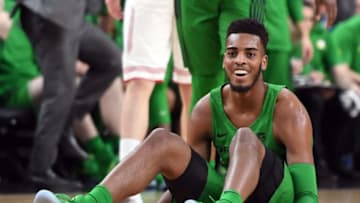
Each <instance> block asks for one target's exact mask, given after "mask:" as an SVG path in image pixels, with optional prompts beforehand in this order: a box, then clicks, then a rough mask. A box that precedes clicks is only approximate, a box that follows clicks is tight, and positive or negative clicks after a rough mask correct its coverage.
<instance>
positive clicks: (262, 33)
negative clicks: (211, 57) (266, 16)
mask: <svg viewBox="0 0 360 203" xmlns="http://www.w3.org/2000/svg"><path fill="white" fill-rule="evenodd" d="M233 33H247V34H253V35H257V36H258V37H260V40H261V43H262V45H263V46H264V50H266V47H267V44H268V41H269V34H268V32H267V31H266V28H265V26H264V24H262V23H260V22H259V21H257V20H254V19H241V20H235V21H233V22H232V23H231V24H230V26H229V28H228V30H227V34H226V38H227V37H229V35H231V34H233Z"/></svg>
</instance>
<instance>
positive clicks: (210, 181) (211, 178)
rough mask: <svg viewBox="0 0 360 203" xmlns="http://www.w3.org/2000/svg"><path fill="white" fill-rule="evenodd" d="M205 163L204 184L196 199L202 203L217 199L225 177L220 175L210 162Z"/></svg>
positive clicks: (211, 202) (210, 202)
mask: <svg viewBox="0 0 360 203" xmlns="http://www.w3.org/2000/svg"><path fill="white" fill-rule="evenodd" d="M207 165H208V176H207V181H206V185H205V187H204V190H203V192H202V193H201V195H200V197H199V199H198V200H199V201H200V202H203V203H213V201H212V199H215V200H218V199H219V198H220V196H221V193H222V190H223V187H224V182H225V177H224V176H222V175H220V174H219V173H218V172H217V171H216V170H215V169H214V167H213V166H212V165H211V164H210V163H208V164H207Z"/></svg>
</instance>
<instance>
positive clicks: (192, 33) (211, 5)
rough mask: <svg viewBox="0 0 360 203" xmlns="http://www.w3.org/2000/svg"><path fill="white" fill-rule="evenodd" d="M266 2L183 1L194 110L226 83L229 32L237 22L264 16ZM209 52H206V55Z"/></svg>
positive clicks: (182, 11) (254, 0)
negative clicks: (227, 38) (213, 89)
mask: <svg viewBox="0 0 360 203" xmlns="http://www.w3.org/2000/svg"><path fill="white" fill-rule="evenodd" d="M265 2H266V1H265V0H229V1H207V0H197V1H181V2H180V5H181V13H180V15H181V17H180V19H181V24H182V28H183V35H184V46H183V55H184V59H185V65H186V66H187V67H189V70H190V72H191V75H192V82H191V83H192V100H191V108H192V107H193V106H194V105H195V104H196V102H197V101H198V100H199V99H200V98H201V97H202V96H204V95H205V94H207V93H208V92H209V91H210V90H211V89H212V88H214V87H217V86H218V85H220V84H222V83H223V82H224V81H225V74H224V70H223V68H222V67H223V66H222V58H223V55H224V52H225V44H224V42H225V35H226V29H227V27H228V26H229V24H230V22H231V21H233V20H235V19H241V18H247V17H249V16H252V17H258V19H259V20H260V21H261V19H262V18H263V15H264V10H263V9H264V4H265ZM204 50H206V51H204Z"/></svg>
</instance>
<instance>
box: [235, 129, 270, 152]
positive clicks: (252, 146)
mask: <svg viewBox="0 0 360 203" xmlns="http://www.w3.org/2000/svg"><path fill="white" fill-rule="evenodd" d="M240 147H241V148H247V149H248V150H252V151H254V153H256V152H261V151H262V148H263V146H262V144H261V142H260V141H259V139H258V138H257V137H256V135H255V133H254V132H253V131H252V130H251V129H250V128H239V129H238V130H237V131H236V134H235V136H234V138H233V139H232V141H231V144H230V153H233V152H235V151H237V150H240Z"/></svg>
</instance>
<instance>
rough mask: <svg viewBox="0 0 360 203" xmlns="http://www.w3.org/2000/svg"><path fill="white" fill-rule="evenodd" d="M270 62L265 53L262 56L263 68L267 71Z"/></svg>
mask: <svg viewBox="0 0 360 203" xmlns="http://www.w3.org/2000/svg"><path fill="white" fill-rule="evenodd" d="M267 64H268V55H266V54H264V56H263V57H262V58H261V70H262V71H265V70H266V68H267Z"/></svg>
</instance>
